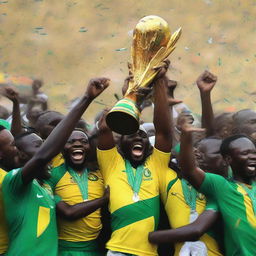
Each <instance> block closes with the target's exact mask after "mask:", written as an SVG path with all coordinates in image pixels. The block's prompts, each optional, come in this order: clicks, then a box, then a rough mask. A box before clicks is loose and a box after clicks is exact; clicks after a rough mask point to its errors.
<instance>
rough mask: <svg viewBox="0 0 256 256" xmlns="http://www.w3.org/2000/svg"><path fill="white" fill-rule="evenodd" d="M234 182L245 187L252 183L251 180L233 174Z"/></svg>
mask: <svg viewBox="0 0 256 256" xmlns="http://www.w3.org/2000/svg"><path fill="white" fill-rule="evenodd" d="M234 180H235V181H238V182H241V183H244V184H247V185H252V183H253V178H244V177H240V176H237V175H235V174H234Z"/></svg>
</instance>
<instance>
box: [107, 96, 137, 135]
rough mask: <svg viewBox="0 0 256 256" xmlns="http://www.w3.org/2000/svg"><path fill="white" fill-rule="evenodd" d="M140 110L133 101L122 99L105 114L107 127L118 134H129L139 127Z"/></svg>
mask: <svg viewBox="0 0 256 256" xmlns="http://www.w3.org/2000/svg"><path fill="white" fill-rule="evenodd" d="M139 115H140V111H139V109H138V108H137V107H136V104H135V103H134V101H132V100H130V99H127V98H126V99H122V100H120V101H118V102H117V103H116V105H115V106H114V107H113V108H112V110H111V111H110V112H109V113H108V114H107V116H106V122H107V125H108V127H109V128H110V129H111V130H112V131H114V132H116V133H119V134H122V135H130V134H133V133H135V132H137V131H138V129H139V126H140V125H139Z"/></svg>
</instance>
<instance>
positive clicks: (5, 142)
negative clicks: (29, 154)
mask: <svg viewBox="0 0 256 256" xmlns="http://www.w3.org/2000/svg"><path fill="white" fill-rule="evenodd" d="M0 161H1V164H2V165H3V167H4V169H6V170H11V169H14V168H17V167H19V156H18V150H17V148H16V146H15V143H14V138H13V136H12V134H11V133H10V132H9V131H8V130H6V129H5V130H2V131H1V132H0Z"/></svg>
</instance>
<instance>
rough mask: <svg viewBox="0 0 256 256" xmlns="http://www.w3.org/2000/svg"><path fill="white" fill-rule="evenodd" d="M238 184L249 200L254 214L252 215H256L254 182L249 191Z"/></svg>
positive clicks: (255, 184) (255, 186)
mask: <svg viewBox="0 0 256 256" xmlns="http://www.w3.org/2000/svg"><path fill="white" fill-rule="evenodd" d="M239 184H240V185H241V186H242V188H243V189H244V190H245V191H246V193H247V195H248V196H249V198H250V199H251V202H252V208H253V212H254V215H256V182H253V183H252V188H251V189H249V188H248V187H247V186H246V185H244V184H243V183H239Z"/></svg>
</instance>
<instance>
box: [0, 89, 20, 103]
mask: <svg viewBox="0 0 256 256" xmlns="http://www.w3.org/2000/svg"><path fill="white" fill-rule="evenodd" d="M1 94H2V95H3V96H5V97H6V98H8V99H9V100H11V101H12V102H14V101H18V100H19V93H18V92H17V91H16V90H15V89H14V88H12V87H3V88H2V90H1Z"/></svg>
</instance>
